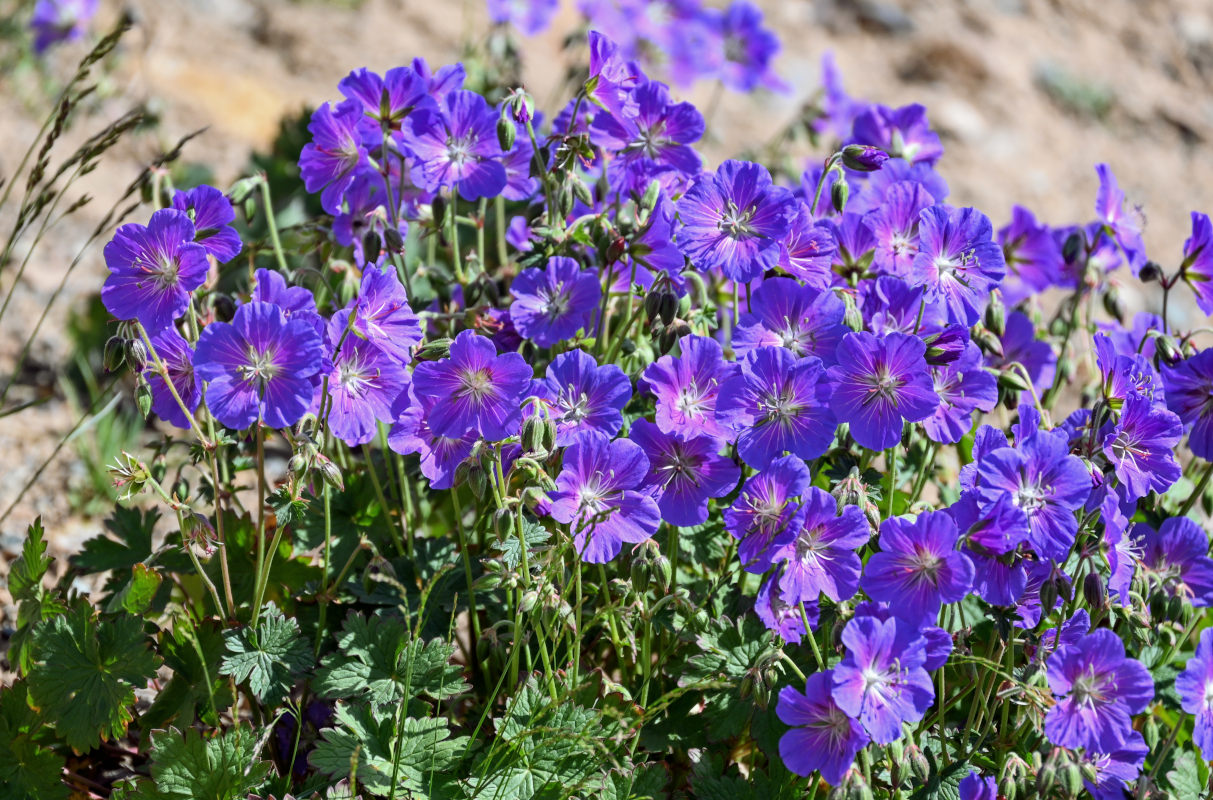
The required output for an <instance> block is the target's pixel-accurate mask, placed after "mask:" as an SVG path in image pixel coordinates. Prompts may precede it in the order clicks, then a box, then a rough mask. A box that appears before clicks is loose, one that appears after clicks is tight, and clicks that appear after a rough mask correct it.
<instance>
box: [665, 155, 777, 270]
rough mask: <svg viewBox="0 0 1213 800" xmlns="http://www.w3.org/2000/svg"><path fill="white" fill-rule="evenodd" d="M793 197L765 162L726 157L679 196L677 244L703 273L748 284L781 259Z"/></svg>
mask: <svg viewBox="0 0 1213 800" xmlns="http://www.w3.org/2000/svg"><path fill="white" fill-rule="evenodd" d="M794 202H795V200H794V198H793V197H792V193H791V192H789V191H788V190H787V189H784V188H783V187H780V186H775V185H774V184H773V183H772V182H771V174H770V173H769V172H767V170H766V167H764V166H762V165H761V164H754V163H752V162H749V161H731V160H730V161H726V162H724V163H723V164H721V165H720V169H718V170H717V171H716V173H715V174H712V175H705V176H704V177H702V178H700V179H699V180H697V181H695V183H694V184H693V185H692V186H691V188H690V189H688V190H687V193H686V194H684V195H683V196H682V199H681V200H679V201H678V216H679V218H680V219H681V220H682V227H681V228H679V230H678V246H679V247H680V248H681V249H682V252H683V253H684V254H686V256H687V258H689V259H690V260H691V264H693V265H694V266H695V268H696V269H698V270H700V271H701V272H706V271H707V270H711V269H719V270H720V272H721V273H722V274H723V275H724V276H725V277H726V278H728V279H730V280H734V281H738V282H741V283H748V282H749V281H752V280H754V279H755V278H758V277H761V276H762V273H764V272H765V271H767V270H768V269H771V268H772V267H774V266H775V265H776V264H777V263H778V261H779V254H780V253H779V251H780V246H781V244H782V243H783V240H784V238H785V237H786V236H787V234H788V225H789V216H790V215H791V213H792V212H793V211H794V210H795V207H794V205H793V204H794Z"/></svg>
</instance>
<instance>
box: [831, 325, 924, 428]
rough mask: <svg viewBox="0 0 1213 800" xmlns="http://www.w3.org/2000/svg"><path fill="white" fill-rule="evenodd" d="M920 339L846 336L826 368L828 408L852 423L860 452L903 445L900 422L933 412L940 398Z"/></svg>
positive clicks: (862, 334) (891, 335) (901, 335)
mask: <svg viewBox="0 0 1213 800" xmlns="http://www.w3.org/2000/svg"><path fill="white" fill-rule="evenodd" d="M926 351H927V347H926V345H925V344H923V343H922V340H921V339H919V338H917V337H915V336H909V335H906V334H904V333H889V334H886V335H884V336H880V337H877V336H873V335H872V334H870V333H867V332H866V331H861V332H858V333H848V334H847V335H846V336H844V337H842V342H840V343H839V345H838V355H837V362H838V363H837V365H836V366H833V367H830V372H829V377H830V384H831V389H832V391H831V393H830V407H831V408H832V409H833V410H834V414H835V415H836V416H837V417H838V419H839V420H840V421H842V422H849V423H850V424H851V437H852V438H854V439H855V442H856V443H857V444H858V445H859V446H860V447H866V448H868V449H869V450H886V449H888V448H890V447H892V446H893V445H895V444H897V442H899V441H900V440H901V429H902V425H903V422H904V421H906V420H908V421H910V422H917V421H918V420H921V419H925V418H926V417H929V416H930V415H931V414H933V413H935V409H936V408H937V407H938V406H939V397H938V396H937V395H936V394H935V387H934V385H933V383H932V381H931V373H930V371H929V370H928V369H927V362H926V360H925V358H924V356H925V355H926Z"/></svg>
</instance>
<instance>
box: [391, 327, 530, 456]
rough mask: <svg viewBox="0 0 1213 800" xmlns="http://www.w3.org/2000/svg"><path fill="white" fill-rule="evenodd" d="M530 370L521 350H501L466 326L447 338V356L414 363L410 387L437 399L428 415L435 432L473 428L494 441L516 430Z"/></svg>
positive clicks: (450, 433) (456, 433)
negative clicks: (448, 351) (452, 338)
mask: <svg viewBox="0 0 1213 800" xmlns="http://www.w3.org/2000/svg"><path fill="white" fill-rule="evenodd" d="M531 376H532V370H531V366H530V365H529V364H527V363H526V360H525V359H524V358H523V357H522V356H520V355H518V354H517V353H506V354H505V355H500V356H499V355H497V348H495V347H494V346H493V343H492V342H490V341H489V340H488V339H486V338H484V337H483V336H477V335H476V333H475V332H474V331H470V330H468V331H463V332H462V333H460V334H459V335H458V336H456V337H455V341H454V342H452V343H451V357H450V358H447V359H443V360H442V361H430V362H425V363H422V364H418V365H417V367H416V369H414V370H413V391H414V392H415V393H416V395H417V397H418V398H421V399H424V398H427V397H428V398H432V399H434V400H436V401H439V402H438V403H437V404H436V405H434V407H433V408H431V409H430V411H429V417H428V418H427V422H428V423H429V426H430V429H431V430H433V432H434V433H436V434H438V435H440V436H454V437H458V436H462V435H463V434H464V433H467V432H468V431H471V430H475V431H478V432H479V433H480V435H481V436H483V437H484V438H485V439H488V440H489V441H491V442H496V441H500V440H501V439H504V438H506V437H507V436H512V435H513V434H515V433H517V432H518V422H519V420H520V419H521V416H522V412H521V410H520V409H519V407H518V404H519V403H520V402H521V400H522V393H523V392H524V391H525V390H526V389H527V387H528V386H529V385H530V380H531Z"/></svg>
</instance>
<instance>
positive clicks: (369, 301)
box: [354, 265, 422, 364]
mask: <svg viewBox="0 0 1213 800" xmlns="http://www.w3.org/2000/svg"><path fill="white" fill-rule="evenodd" d="M354 330H355V331H357V332H358V333H359V334H360V335H361V336H362V337H363V338H365V339H366V340H367V341H368V342H370V343H371V344H373V345H375V346H376V347H378V348H379V349H380V350H382V351H383V352H384V353H387V354H388V355H389V356H391V357H392V358H393V359H395V360H396V361H397V362H399V363H400V364H408V363H409V362H410V361H412V360H413V354H412V348H413V347H414V346H415V345H417V344H420V343H421V339H422V333H421V321H420V320H419V319H418V318H417V315H416V314H414V313H413V309H412V308H411V307H410V306H409V298H408V295H407V294H406V293H405V291H404V286H402V285H401V283H400V278H399V276H397V275H396V271H395V270H393V269H386V268H385V269H380V268H379V267H375V266H370V265H368V266H367V268H366V269H365V270H363V273H362V283H361V285H360V286H359V288H358V299H357V301H355V303H354Z"/></svg>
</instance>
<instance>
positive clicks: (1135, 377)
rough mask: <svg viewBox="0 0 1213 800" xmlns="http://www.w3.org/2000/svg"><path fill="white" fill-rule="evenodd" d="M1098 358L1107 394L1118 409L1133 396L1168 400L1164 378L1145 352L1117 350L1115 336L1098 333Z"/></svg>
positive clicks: (1105, 393)
mask: <svg viewBox="0 0 1213 800" xmlns="http://www.w3.org/2000/svg"><path fill="white" fill-rule="evenodd" d="M1095 361H1096V363H1097V364H1098V365H1099V372H1100V376H1101V377H1102V378H1103V393H1104V396H1105V397H1106V398H1107V400H1108V404H1109V405H1110V406H1111V407H1112V408H1113V409H1114V410H1120V408H1121V407H1122V406H1123V405H1124V402H1125V401H1126V400H1128V399H1129V398H1134V399H1138V400H1142V401H1144V402H1145V403H1146V404H1147V405H1150V404H1154V403H1157V404H1159V405H1161V404H1162V403H1163V402H1164V401H1165V394H1166V393H1165V392H1164V391H1163V386H1162V378H1161V377H1160V376H1159V374H1158V373H1157V372H1156V371H1155V370H1154V365H1153V364H1151V363H1150V360H1149V359H1148V358H1146V357H1145V356H1143V355H1140V354H1138V353H1137V352H1136V351H1134V352H1133V353H1131V354H1128V355H1126V354H1123V353H1118V352H1116V349H1115V345H1114V344H1113V342H1112V339H1111V337H1109V336H1107V335H1105V334H1102V333H1097V334H1095Z"/></svg>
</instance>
